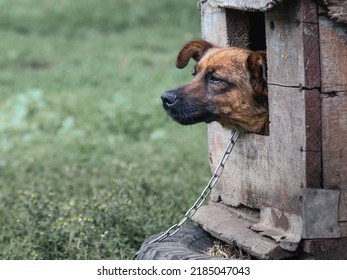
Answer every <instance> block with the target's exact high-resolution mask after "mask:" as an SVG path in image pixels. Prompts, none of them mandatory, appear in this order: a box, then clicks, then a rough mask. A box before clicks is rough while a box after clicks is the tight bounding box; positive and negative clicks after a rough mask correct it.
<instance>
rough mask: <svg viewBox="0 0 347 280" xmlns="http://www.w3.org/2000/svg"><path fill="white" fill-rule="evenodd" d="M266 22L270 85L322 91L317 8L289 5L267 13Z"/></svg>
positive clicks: (298, 4) (294, 2)
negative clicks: (319, 88)
mask: <svg viewBox="0 0 347 280" xmlns="http://www.w3.org/2000/svg"><path fill="white" fill-rule="evenodd" d="M265 19H266V22H267V24H266V45H267V57H268V81H269V83H273V84H277V85H283V86H295V87H299V86H301V87H304V88H310V89H312V88H318V87H320V61H319V41H318V40H319V39H318V24H317V9H316V5H315V4H314V3H313V2H311V1H309V2H308V1H303V2H301V1H286V2H285V3H283V4H281V5H278V6H277V7H276V8H274V9H273V10H272V11H271V13H266V15H265Z"/></svg>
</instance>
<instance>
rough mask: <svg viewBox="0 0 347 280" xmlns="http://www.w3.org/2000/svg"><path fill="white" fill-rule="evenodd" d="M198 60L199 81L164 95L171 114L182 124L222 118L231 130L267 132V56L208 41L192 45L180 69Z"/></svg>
mask: <svg viewBox="0 0 347 280" xmlns="http://www.w3.org/2000/svg"><path fill="white" fill-rule="evenodd" d="M191 58H193V59H194V60H195V61H196V62H197V64H196V65H195V67H194V69H193V76H194V79H193V81H191V82H190V83H188V84H186V85H183V86H181V87H178V88H176V89H173V90H170V91H167V92H165V93H163V94H162V96H161V98H162V101H163V106H164V109H165V110H166V112H167V113H168V115H169V116H170V117H171V118H173V119H174V120H175V121H177V122H179V123H180V124H184V125H187V124H195V123H198V122H206V123H210V122H212V121H217V122H219V123H220V124H221V125H222V126H223V127H225V128H227V129H233V130H239V131H248V132H254V133H258V134H267V133H268V122H269V121H268V119H269V118H268V101H267V83H266V73H265V71H266V66H265V61H266V60H265V55H264V53H263V52H259V51H258V52H253V51H250V50H246V49H240V48H234V47H229V48H220V47H218V46H216V45H214V44H212V43H210V42H207V41H204V40H195V41H191V42H189V43H187V44H186V45H185V46H184V47H183V48H182V49H181V51H180V52H179V54H178V56H177V60H176V66H177V67H178V68H184V67H186V66H187V64H188V62H189V60H190V59H191Z"/></svg>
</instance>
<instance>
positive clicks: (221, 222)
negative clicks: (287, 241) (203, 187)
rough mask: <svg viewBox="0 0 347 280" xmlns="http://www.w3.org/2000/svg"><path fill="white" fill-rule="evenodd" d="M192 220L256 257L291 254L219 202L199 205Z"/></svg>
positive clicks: (282, 256) (284, 256)
mask: <svg viewBox="0 0 347 280" xmlns="http://www.w3.org/2000/svg"><path fill="white" fill-rule="evenodd" d="M216 217H218V219H216ZM194 220H195V221H197V222H198V223H199V224H200V225H201V227H202V228H203V229H205V230H206V231H208V232H209V233H211V235H213V236H215V237H216V238H218V239H220V240H223V241H225V242H227V243H229V244H236V245H237V246H239V247H240V248H242V249H243V250H245V251H246V252H248V253H249V254H250V255H252V256H254V257H256V258H259V259H282V258H286V257H288V256H290V255H292V254H291V253H289V252H288V251H286V250H283V249H282V248H281V247H280V246H279V244H278V243H277V242H275V241H274V240H272V239H271V238H267V237H265V236H262V235H260V234H258V233H256V232H255V231H253V230H251V229H250V226H251V225H252V224H253V222H252V221H248V220H246V219H242V218H239V217H238V216H236V215H233V214H232V213H231V212H230V211H229V210H228V209H227V208H225V207H223V205H221V204H220V203H218V204H215V203H211V204H210V205H208V206H203V207H201V208H200V209H199V210H198V211H197V212H196V214H195V215H194Z"/></svg>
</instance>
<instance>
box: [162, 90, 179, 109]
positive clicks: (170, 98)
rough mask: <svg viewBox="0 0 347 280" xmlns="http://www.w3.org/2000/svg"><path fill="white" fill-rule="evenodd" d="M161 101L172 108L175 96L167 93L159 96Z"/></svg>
mask: <svg viewBox="0 0 347 280" xmlns="http://www.w3.org/2000/svg"><path fill="white" fill-rule="evenodd" d="M161 100H163V103H164V104H165V105H167V106H172V105H174V104H175V103H176V101H177V96H176V95H175V94H174V93H172V92H170V91H167V92H164V93H163V94H162V95H161Z"/></svg>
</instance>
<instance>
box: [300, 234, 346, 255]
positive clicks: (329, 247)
mask: <svg viewBox="0 0 347 280" xmlns="http://www.w3.org/2000/svg"><path fill="white" fill-rule="evenodd" d="M303 243H304V244H303V245H304V246H303V250H304V252H306V253H308V254H310V255H312V256H313V257H314V258H315V259H321V260H346V259H347V238H339V239H321V240H319V239H316V240H304V242H303Z"/></svg>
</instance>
